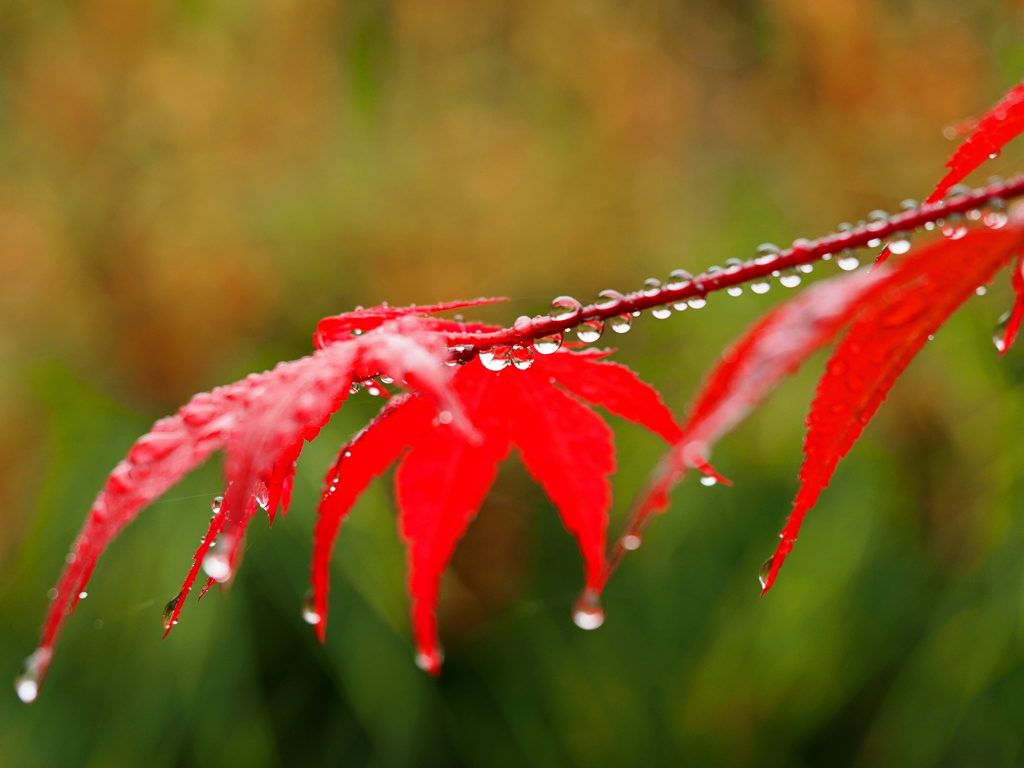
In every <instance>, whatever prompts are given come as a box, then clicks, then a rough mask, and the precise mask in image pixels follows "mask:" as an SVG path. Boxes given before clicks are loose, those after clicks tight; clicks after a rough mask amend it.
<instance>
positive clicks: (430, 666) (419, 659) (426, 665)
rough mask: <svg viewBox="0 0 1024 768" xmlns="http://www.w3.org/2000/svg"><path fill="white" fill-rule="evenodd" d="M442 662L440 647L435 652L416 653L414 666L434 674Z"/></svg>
mask: <svg viewBox="0 0 1024 768" xmlns="http://www.w3.org/2000/svg"><path fill="white" fill-rule="evenodd" d="M442 663H444V653H443V652H441V650H440V649H438V651H437V653H424V652H423V651H420V652H419V653H417V654H416V666H417V667H419V668H420V669H422V670H423V671H424V672H429V673H430V674H435V673H436V672H437V671H438V669H440V667H441V664H442Z"/></svg>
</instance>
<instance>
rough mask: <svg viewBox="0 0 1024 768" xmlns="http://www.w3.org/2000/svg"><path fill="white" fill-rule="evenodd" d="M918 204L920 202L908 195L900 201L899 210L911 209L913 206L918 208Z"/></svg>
mask: <svg viewBox="0 0 1024 768" xmlns="http://www.w3.org/2000/svg"><path fill="white" fill-rule="evenodd" d="M920 205H921V204H920V203H919V202H917V200H915V199H914V198H912V197H908V198H907V199H906V200H903V201H902V202H901V203H900V210H901V211H913V210H914V209H915V208H918V207H919V206H920Z"/></svg>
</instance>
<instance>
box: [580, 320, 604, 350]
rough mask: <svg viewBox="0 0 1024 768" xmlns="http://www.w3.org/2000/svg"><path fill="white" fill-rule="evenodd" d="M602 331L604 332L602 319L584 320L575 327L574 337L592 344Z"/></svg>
mask: <svg viewBox="0 0 1024 768" xmlns="http://www.w3.org/2000/svg"><path fill="white" fill-rule="evenodd" d="M602 333H604V321H603V320H599V319H597V318H590V319H589V320H584V321H583V322H582V323H580V325H579V327H578V328H577V329H576V337H577V338H578V339H579V340H580V341H582V342H585V343H587V344H593V343H594V342H595V341H597V340H598V339H600V338H601V334H602Z"/></svg>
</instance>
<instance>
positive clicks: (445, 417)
mask: <svg viewBox="0 0 1024 768" xmlns="http://www.w3.org/2000/svg"><path fill="white" fill-rule="evenodd" d="M452 418H453V417H452V412H451V411H440V412H439V413H438V414H437V423H438V424H451V423H452ZM345 455H346V456H348V455H350V454H349V453H348V452H347V451H346V452H345ZM332 490H333V489H332Z"/></svg>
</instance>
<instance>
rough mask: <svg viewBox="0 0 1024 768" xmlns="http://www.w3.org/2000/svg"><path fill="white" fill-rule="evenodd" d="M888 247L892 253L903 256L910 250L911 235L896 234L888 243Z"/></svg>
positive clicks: (904, 233)
mask: <svg viewBox="0 0 1024 768" xmlns="http://www.w3.org/2000/svg"><path fill="white" fill-rule="evenodd" d="M886 247H887V248H888V249H889V251H890V252H891V253H895V254H896V255H897V256H902V255H903V254H904V253H906V252H907V251H909V250H910V235H908V234H907V233H906V232H894V233H893V235H892V239H891V240H889V242H888V243H886Z"/></svg>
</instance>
